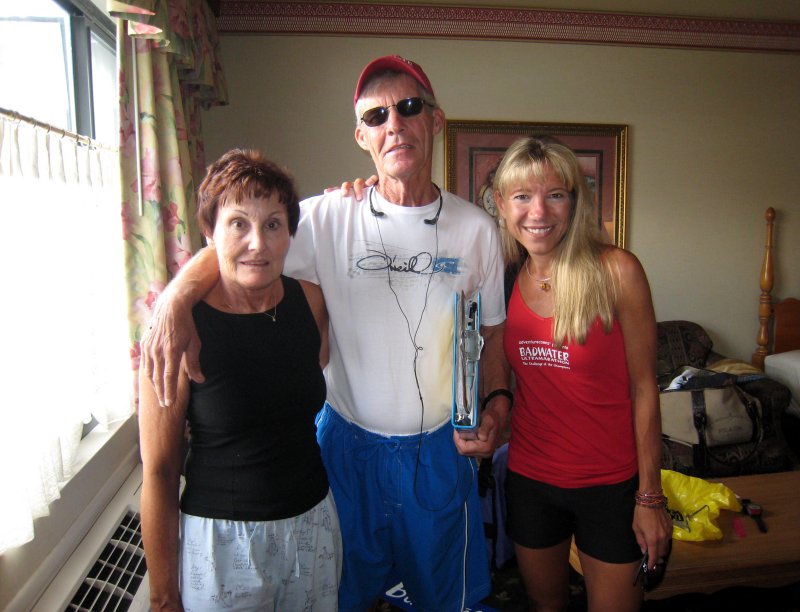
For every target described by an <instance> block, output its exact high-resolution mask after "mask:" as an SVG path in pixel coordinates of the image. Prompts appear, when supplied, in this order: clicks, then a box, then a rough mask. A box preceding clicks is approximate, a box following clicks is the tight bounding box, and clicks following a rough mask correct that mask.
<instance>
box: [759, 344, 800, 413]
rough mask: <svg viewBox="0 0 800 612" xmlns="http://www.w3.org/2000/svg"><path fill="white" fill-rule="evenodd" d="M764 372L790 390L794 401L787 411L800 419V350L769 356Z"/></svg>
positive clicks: (765, 361)
mask: <svg viewBox="0 0 800 612" xmlns="http://www.w3.org/2000/svg"><path fill="white" fill-rule="evenodd" d="M764 372H765V373H766V375H767V376H769V377H770V378H772V379H773V380H777V381H778V382H780V383H783V384H784V385H786V386H787V387H788V388H789V391H791V393H792V401H791V402H790V404H789V407H788V408H787V409H786V411H787V412H788V413H789V414H793V415H794V416H796V417H798V418H800V350H797V351H788V352H786V353H778V354H775V355H767V357H766V358H765V359H764Z"/></svg>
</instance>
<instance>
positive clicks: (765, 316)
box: [751, 206, 775, 370]
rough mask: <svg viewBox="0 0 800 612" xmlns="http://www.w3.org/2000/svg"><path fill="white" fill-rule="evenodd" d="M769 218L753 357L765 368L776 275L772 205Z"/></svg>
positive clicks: (757, 363) (761, 367)
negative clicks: (774, 274)
mask: <svg viewBox="0 0 800 612" xmlns="http://www.w3.org/2000/svg"><path fill="white" fill-rule="evenodd" d="M764 217H765V218H766V220H767V242H766V245H765V246H764V262H763V263H762V264H761V277H760V285H761V297H760V298H759V300H758V336H757V337H756V343H757V344H758V347H757V348H756V350H755V352H754V353H753V356H752V358H751V362H752V364H753V365H754V366H755V367H757V368H760V369H761V370H763V369H764V358H765V357H766V356H767V355H769V320H770V317H771V316H772V295H771V293H772V285H773V282H774V276H773V274H772V231H773V228H774V223H775V209H774V208H772V207H771V206H770V207H769V208H767V212H766V214H765V215H764Z"/></svg>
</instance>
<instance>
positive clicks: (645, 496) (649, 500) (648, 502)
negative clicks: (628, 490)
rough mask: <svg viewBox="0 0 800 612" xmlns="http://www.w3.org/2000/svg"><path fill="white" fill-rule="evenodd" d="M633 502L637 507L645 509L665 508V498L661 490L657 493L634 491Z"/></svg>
mask: <svg viewBox="0 0 800 612" xmlns="http://www.w3.org/2000/svg"><path fill="white" fill-rule="evenodd" d="M633 500H634V502H636V505H637V506H644V507H645V508H666V507H667V497H666V495H664V492H663V491H662V490H661V489H659V490H658V491H636V493H635V494H634V496H633Z"/></svg>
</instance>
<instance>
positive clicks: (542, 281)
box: [525, 257, 553, 291]
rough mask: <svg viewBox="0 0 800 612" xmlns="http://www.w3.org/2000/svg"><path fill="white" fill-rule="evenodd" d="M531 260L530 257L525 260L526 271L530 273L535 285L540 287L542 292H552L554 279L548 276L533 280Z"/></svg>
mask: <svg viewBox="0 0 800 612" xmlns="http://www.w3.org/2000/svg"><path fill="white" fill-rule="evenodd" d="M530 260H531V259H530V257H529V258H528V259H526V260H525V271H526V272H527V273H528V276H529V277H530V279H531V280H532V281H533V282H534V283H536V284H537V285H539V289H540V290H541V291H550V279H551V278H553V277H552V276H548V277H547V278H533V274H531V269H530V267H529V266H528V263H529V262H530Z"/></svg>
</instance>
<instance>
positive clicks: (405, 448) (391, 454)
mask: <svg viewBox="0 0 800 612" xmlns="http://www.w3.org/2000/svg"><path fill="white" fill-rule="evenodd" d="M317 439H318V441H319V445H320V447H321V449H322V459H323V461H324V462H325V467H326V469H327V471H328V480H329V481H330V485H331V489H332V490H333V496H334V499H335V501H336V508H337V510H338V512H339V523H340V525H341V530H342V545H343V548H344V562H343V564H342V579H341V582H340V586H339V610H340V611H343V612H347V611H350V610H353V611H355V610H358V611H359V612H363V610H365V609H368V608H369V606H370V605H371V604H372V603H373V602H374V601H375V599H377V598H378V597H379V596H380V595H381V593H382V590H383V588H384V586H385V585H386V581H387V578H388V577H389V575H390V574H392V573H393V572H394V573H396V574H397V575H399V577H400V579H401V580H402V581H403V585H404V587H405V589H406V591H407V593H408V595H409V599H410V600H411V602H412V605H413V607H414V610H420V611H428V612H449V611H453V612H460V611H461V610H462V609H463V607H464V606H465V605H469V604H472V603H476V602H478V601H480V600H481V599H482V598H484V597H486V596H487V595H488V594H489V592H490V590H491V579H490V576H489V561H488V558H487V553H486V541H485V539H484V536H483V518H482V516H481V508H480V502H479V498H478V490H477V477H476V468H475V460H474V459H469V458H467V457H463V456H461V455H459V454H458V451H457V450H456V447H455V444H454V443H453V428H452V427H451V426H450V425H449V424H446V425H443V426H442V427H439V428H438V429H436V430H435V431H432V432H427V433H424V434H422V435H421V436H418V435H411V436H382V435H379V434H375V433H371V432H368V431H366V430H364V429H362V428H360V427H358V426H357V425H354V424H352V423H350V422H348V421H346V420H345V419H343V418H342V417H341V416H340V415H339V414H338V413H337V412H336V411H335V410H333V409H332V408H331V407H330V406H329V405H327V404H326V405H325V407H324V408H323V410H322V411H321V412H320V413H319V415H318V417H317Z"/></svg>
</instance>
